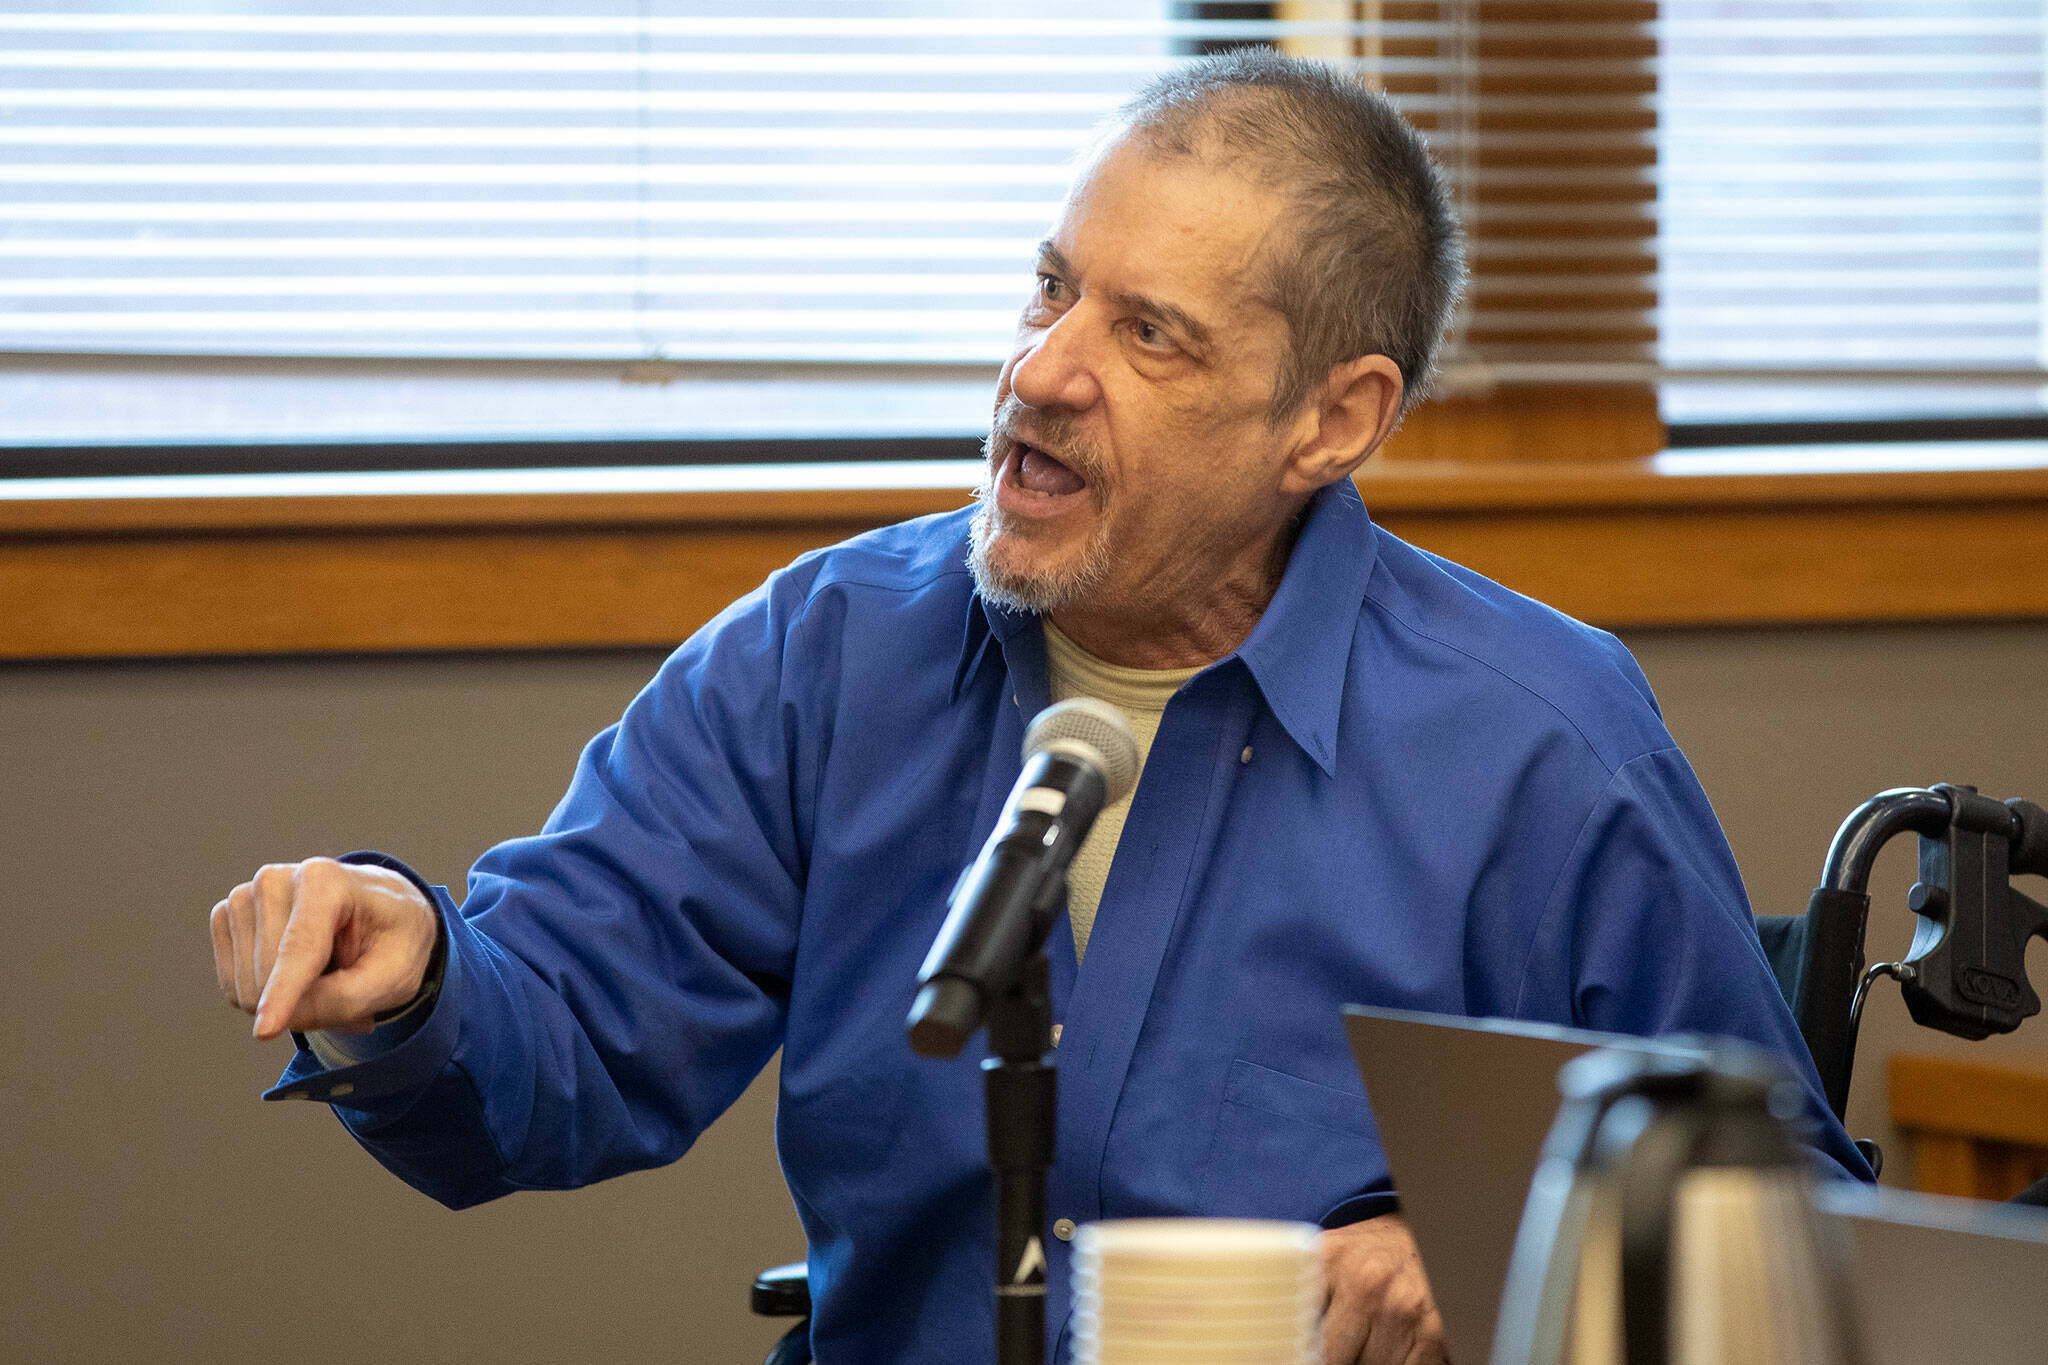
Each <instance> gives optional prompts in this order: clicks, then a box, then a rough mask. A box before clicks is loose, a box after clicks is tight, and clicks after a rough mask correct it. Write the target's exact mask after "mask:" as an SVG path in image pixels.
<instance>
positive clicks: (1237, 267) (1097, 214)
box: [1048, 126, 1296, 308]
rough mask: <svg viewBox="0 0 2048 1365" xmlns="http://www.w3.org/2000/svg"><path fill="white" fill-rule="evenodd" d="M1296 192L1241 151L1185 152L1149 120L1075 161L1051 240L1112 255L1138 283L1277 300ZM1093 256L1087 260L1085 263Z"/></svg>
mask: <svg viewBox="0 0 2048 1365" xmlns="http://www.w3.org/2000/svg"><path fill="white" fill-rule="evenodd" d="M1295 218H1296V215H1295V213H1294V211H1293V207H1292V203H1291V197H1290V196H1289V195H1288V194H1287V193H1286V192H1285V191H1284V190H1283V189H1282V188H1281V187H1279V186H1278V185H1276V184H1274V183H1273V178H1272V177H1269V176H1264V175H1259V174H1255V173H1254V171H1253V168H1252V167H1250V166H1249V165H1247V164H1246V161H1245V158H1243V157H1241V156H1232V155H1223V154H1221V153H1220V152H1219V151H1214V150H1212V148H1211V147H1210V146H1208V145H1205V144H1204V143H1201V142H1197V143H1195V144H1193V145H1192V146H1189V147H1187V148H1186V149H1185V150H1184V149H1183V146H1182V145H1181V144H1178V143H1174V142H1166V143H1161V142H1159V141H1156V140H1155V139H1154V138H1152V137H1151V136H1150V134H1149V131H1148V130H1147V129H1145V128H1143V127H1137V128H1133V127H1129V126H1125V127H1121V128H1117V129H1112V130H1110V131H1109V132H1108V133H1106V134H1105V135H1103V136H1102V137H1100V138H1098V139H1097V140H1096V141H1095V142H1094V143H1092V144H1090V146H1089V148H1088V149H1087V151H1086V152H1085V153H1084V154H1083V156H1082V157H1081V158H1080V159H1079V161H1078V162H1077V165H1076V169H1075V173H1074V179H1073V182H1072V185H1071V187H1070V188H1069V190H1068V192H1067V198H1066V202H1065V204H1064V205H1063V207H1062V210H1061V214H1060V219H1059V223H1058V225H1057V226H1056V227H1055V229H1054V231H1053V233H1052V235H1051V237H1050V238H1049V239H1048V240H1049V241H1050V242H1051V243H1052V244H1053V245H1055V246H1057V247H1058V248H1059V250H1060V251H1061V252H1063V253H1066V254H1067V255H1068V256H1069V257H1072V256H1073V255H1074V254H1075V253H1076V251H1077V250H1080V249H1081V248H1082V247H1083V246H1084V242H1083V241H1082V240H1077V239H1085V247H1086V248H1087V249H1088V250H1089V251H1091V252H1094V253H1099V254H1101V255H1103V256H1105V257H1107V259H1108V260H1111V261H1114V262H1115V263H1116V265H1117V267H1118V269H1119V271H1120V272H1121V273H1123V274H1125V275H1129V276H1137V277H1141V278H1132V279H1129V280H1127V281H1126V283H1128V284H1129V285H1131V286H1132V287H1137V288H1142V289H1146V290H1148V291H1151V290H1160V289H1165V288H1168V287H1171V288H1174V289H1177V290H1181V291H1192V292H1195V293H1198V294H1200V295H1203V296H1206V298H1207V299H1208V301H1209V302H1211V303H1212V304H1214V305H1217V306H1227V307H1262V308H1270V307H1271V306H1272V300H1271V289H1270V286H1269V281H1270V280H1271V278H1272V275H1273V271H1274V267H1275V265H1276V263H1277V261H1278V260H1279V258H1280V256H1281V255H1282V253H1284V252H1287V251H1289V250H1291V249H1292V246H1293V243H1294V233H1293V223H1294V221H1295ZM1088 264H1089V262H1086V261H1084V262H1083V265H1084V267H1085V266H1087V265H1088Z"/></svg>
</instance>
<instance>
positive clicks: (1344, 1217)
mask: <svg viewBox="0 0 2048 1365" xmlns="http://www.w3.org/2000/svg"><path fill="white" fill-rule="evenodd" d="M1400 1211H1401V1196H1400V1195H1398V1194H1396V1193H1395V1192H1394V1191H1392V1190H1374V1191H1373V1192H1372V1193H1370V1194H1359V1195H1353V1196H1352V1197H1351V1198H1349V1199H1347V1200H1345V1201H1344V1202H1343V1203H1341V1204H1339V1205H1338V1206H1337V1207H1336V1208H1334V1209H1331V1210H1330V1211H1329V1212H1328V1213H1326V1214H1324V1215H1323V1216H1322V1219H1321V1220H1320V1221H1321V1222H1322V1225H1323V1230H1324V1231H1326V1232H1327V1231H1328V1230H1329V1229H1331V1228H1342V1227H1349V1226H1350V1225H1351V1224H1353V1223H1363V1222H1364V1221H1365V1220H1366V1219H1368V1218H1377V1217H1379V1216H1380V1215H1381V1214H1383V1213H1399V1212H1400Z"/></svg>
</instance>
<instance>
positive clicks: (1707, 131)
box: [1658, 0, 2048, 410]
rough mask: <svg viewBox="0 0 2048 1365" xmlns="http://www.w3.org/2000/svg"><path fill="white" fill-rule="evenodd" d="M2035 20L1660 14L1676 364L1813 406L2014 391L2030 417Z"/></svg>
mask: <svg viewBox="0 0 2048 1365" xmlns="http://www.w3.org/2000/svg"><path fill="white" fill-rule="evenodd" d="M2043 15H2044V6H2043V4H2042V3H2041V0H1829V2H1828V3H1809V2H1808V0H1712V3H1707V2H1706V0H1665V2H1664V4H1663V12H1662V16H1661V19H1660V23H1659V37H1660V42H1661V52H1660V58H1659V61H1660V73H1659V83H1658V84H1659V101H1660V106H1661V129H1660V134H1659V138H1660V143H1661V148H1662V158H1661V161H1660V165H1659V176H1660V185H1659V206H1660V211H1661V218H1662V235H1661V241H1660V255H1661V261H1660V266H1661V271H1660V281H1659V289H1660V295H1661V309H1660V313H1659V330H1660V337H1661V341H1660V345H1661V356H1662V360H1663V363H1664V365H1665V366H1666V367H1667V369H1668V370H1669V371H1670V372H1672V373H1673V374H1675V375H1678V376H1684V377H1690V378H1693V379H1706V380H1711V379H1714V378H1716V377H1718V378H1721V379H1723V380H1746V381H1752V382H1754V381H1763V380H1770V379H1774V378H1776V379H1781V380H1788V381H1798V385H1799V388H1800V390H1801V393H1800V394H1799V396H1797V397H1796V398H1795V399H1794V400H1792V401H1794V402H1795V403H1804V404H1811V403H1812V402H1813V396H1814V393H1815V390H1816V386H1819V387H1822V388H1825V387H1826V386H1830V385H1832V386H1834V387H1835V388H1836V389H1838V390H1853V389H1857V388H1861V389H1862V390H1864V391H1865V394H1866V397H1865V400H1864V401H1866V402H1867V401H1877V400H1879V399H1883V401H1887V402H1892V403H1896V402H1897V401H1898V399H1897V395H1896V393H1891V391H1893V390H1896V389H1897V387H1898V386H1899V385H1900V384H1901V383H1906V382H1913V381H1918V382H1921V383H1926V384H1937V383H1938V384H1943V385H1949V386H1953V385H1955V384H1957V383H1968V382H1970V381H1972V380H1975V381H1979V382H1985V381H1993V380H2000V379H2004V380H2016V381H2020V382H2021V383H2024V384H2025V385H2027V386H2028V390H2027V394H2026V397H2027V401H2028V403H2029V404H2030V405H2032V406H2036V407H2037V406H2038V395H2037V394H2035V393H2033V392H2032V390H2031V386H2032V385H2034V384H2039V383H2041V382H2043V381H2044V380H2048V373H2044V372H2043V363H2042V362H2043V355H2042V327H2043V313H2042V308H2041V275H2042V272H2041V256H2042V232H2043V218H2042V167H2043V139H2042V123H2043V116H2044V105H2043V100H2042V53H2043V43H2044V37H2048V34H2044V22H2043ZM1887 393H1891V396H1890V397H1889V398H1886V397H1885V395H1886V394H1887ZM1741 401H1742V400H1738V405H1740V402H1741ZM1747 401H1748V403H1749V405H1750V406H1751V407H1754V406H1755V400H1754V399H1751V400H1747ZM1936 401H1940V402H1941V403H1943V404H1944V405H1945V406H1948V407H1950V408H1953V407H1955V406H1956V405H1957V404H1956V400H1955V399H1954V398H1953V397H1950V398H1947V399H1944V400H1936ZM1699 402H1700V403H1701V404H1704V405H1707V406H1708V407H1709V409H1710V410H1711V406H1712V405H1711V402H1710V400H1706V399H1701V400H1699ZM1723 406H1725V403H1724V404H1723Z"/></svg>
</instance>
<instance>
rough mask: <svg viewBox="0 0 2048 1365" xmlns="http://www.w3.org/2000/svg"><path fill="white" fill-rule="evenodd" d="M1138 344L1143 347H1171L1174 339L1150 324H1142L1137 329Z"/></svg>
mask: <svg viewBox="0 0 2048 1365" xmlns="http://www.w3.org/2000/svg"><path fill="white" fill-rule="evenodd" d="M1137 335H1138V344H1139V345H1141V346H1170V345H1172V344H1173V341H1172V338H1170V337H1168V336H1167V335H1166V333H1165V332H1163V331H1161V330H1160V329H1159V328H1157V327H1155V326H1154V325H1153V324H1151V323H1149V322H1140V323H1139V324H1138V327H1137Z"/></svg>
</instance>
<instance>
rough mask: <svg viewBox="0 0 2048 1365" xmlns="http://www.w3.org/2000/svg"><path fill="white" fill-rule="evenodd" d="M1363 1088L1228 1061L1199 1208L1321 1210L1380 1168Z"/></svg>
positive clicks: (1305, 1214) (1304, 1215)
mask: <svg viewBox="0 0 2048 1365" xmlns="http://www.w3.org/2000/svg"><path fill="white" fill-rule="evenodd" d="M1385 1167H1386V1162H1385V1159H1384V1158H1383V1157H1381V1155H1380V1150H1379V1141H1378V1135H1377V1133H1376V1131H1375V1130H1374V1128H1373V1122H1372V1111H1371V1110H1370V1109H1369V1108H1367V1107H1366V1103H1365V1093H1364V1091H1363V1090H1362V1089H1361V1090H1359V1091H1356V1092H1354V1091H1349V1090H1338V1089H1336V1088H1334V1087H1332V1086H1327V1085H1323V1084H1320V1083H1319V1082H1316V1081H1306V1080H1303V1079H1301V1078H1300V1077H1299V1076H1290V1075H1288V1074H1287V1073H1286V1072H1284V1071H1275V1070H1273V1069H1272V1068H1271V1067H1266V1066H1260V1065H1259V1064H1258V1063H1256V1062H1248V1061H1245V1060H1243V1059H1242V1058H1240V1059H1239V1060H1237V1061H1234V1062H1232V1063H1231V1064H1230V1075H1229V1078H1228V1080H1227V1081H1226V1082H1225V1084H1224V1087H1223V1101H1222V1103H1221V1105H1220V1106H1219V1107H1218V1110H1217V1115H1216V1134H1215V1137H1214V1138H1213V1139H1212V1140H1211V1142H1210V1144H1209V1155H1208V1160H1207V1170H1206V1172H1205V1174H1204V1177H1203V1181H1202V1196H1201V1212H1203V1213H1205V1214H1210V1215H1213V1216H1216V1217H1231V1218H1297V1219H1300V1220H1302V1221H1303V1222H1309V1223H1314V1222H1319V1221H1320V1220H1321V1219H1322V1216H1323V1215H1324V1214H1326V1213H1328V1212H1329V1211H1330V1210H1331V1209H1333V1208H1335V1207H1336V1206H1337V1205H1338V1204H1341V1203H1343V1202H1344V1201H1345V1200H1346V1199H1348V1198H1350V1197H1351V1196H1352V1195H1354V1194H1356V1193H1358V1192H1359V1191H1360V1190H1361V1189H1364V1188H1365V1187H1366V1186H1367V1185H1369V1184H1371V1183H1372V1182H1373V1181H1374V1180H1376V1179H1378V1178H1379V1177H1381V1176H1383V1175H1384V1174H1385Z"/></svg>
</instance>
